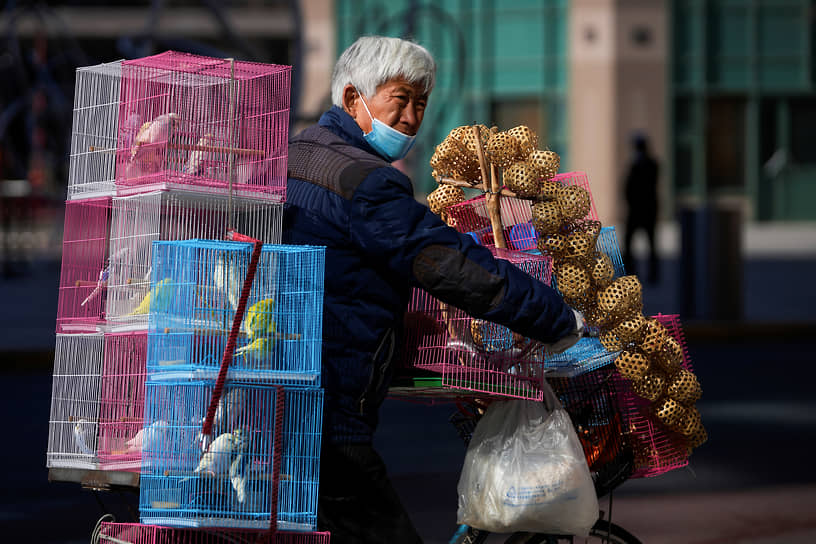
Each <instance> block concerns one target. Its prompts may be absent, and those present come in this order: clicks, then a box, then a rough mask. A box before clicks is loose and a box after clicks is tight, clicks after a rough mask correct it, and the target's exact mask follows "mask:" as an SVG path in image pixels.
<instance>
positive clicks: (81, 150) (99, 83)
mask: <svg viewBox="0 0 816 544" xmlns="http://www.w3.org/2000/svg"><path fill="white" fill-rule="evenodd" d="M121 80H122V61H121V60H117V61H114V62H108V63H103V64H97V65H95V66H84V67H80V68H77V70H76V84H75V86H74V110H73V123H72V128H71V156H70V161H69V169H68V199H69V200H70V199H73V198H87V197H90V196H102V195H111V194H113V192H114V190H115V179H116V175H115V174H116V139H117V137H118V131H119V92H120V88H121ZM125 125H126V126H124V127H122V128H123V130H124V131H126V132H127V131H133V134H134V135H135V131H136V130H138V129H139V127H138V126H133V127H129V126H128V125H127V121H126V122H125Z"/></svg>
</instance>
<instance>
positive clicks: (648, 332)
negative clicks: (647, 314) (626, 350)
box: [640, 318, 669, 354]
mask: <svg viewBox="0 0 816 544" xmlns="http://www.w3.org/2000/svg"><path fill="white" fill-rule="evenodd" d="M668 337H669V331H667V330H666V327H664V326H663V324H662V323H661V322H660V321H658V320H657V319H652V318H649V319H647V320H646V325H645V326H644V332H643V339H642V340H641V342H640V349H642V350H643V351H644V352H645V353H649V354H652V353H657V352H658V351H660V350H661V349H663V343H664V342H665V341H666V338H668Z"/></svg>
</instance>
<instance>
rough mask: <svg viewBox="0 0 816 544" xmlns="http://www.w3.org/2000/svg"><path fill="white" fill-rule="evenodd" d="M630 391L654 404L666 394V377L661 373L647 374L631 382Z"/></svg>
mask: <svg viewBox="0 0 816 544" xmlns="http://www.w3.org/2000/svg"><path fill="white" fill-rule="evenodd" d="M632 391H634V392H635V394H636V395H639V396H641V397H643V398H644V399H647V400H650V401H652V402H655V401H656V400H657V399H659V398H660V397H662V396H663V394H664V393H665V392H666V376H665V375H664V374H663V373H662V372H654V371H652V372H647V373H646V374H645V375H644V376H643V377H642V378H639V379H637V380H634V381H633V382H632Z"/></svg>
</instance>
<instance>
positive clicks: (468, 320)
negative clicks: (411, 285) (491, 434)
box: [405, 249, 550, 400]
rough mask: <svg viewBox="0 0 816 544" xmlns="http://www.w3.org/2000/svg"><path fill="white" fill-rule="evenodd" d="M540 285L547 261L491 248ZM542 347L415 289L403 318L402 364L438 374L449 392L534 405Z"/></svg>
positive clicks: (547, 272)
mask: <svg viewBox="0 0 816 544" xmlns="http://www.w3.org/2000/svg"><path fill="white" fill-rule="evenodd" d="M493 251H494V253H495V254H496V256H497V257H499V258H501V259H504V260H508V261H510V262H512V263H513V264H514V265H515V266H518V267H519V268H521V269H522V270H524V271H525V272H527V273H528V274H530V275H531V276H533V277H535V278H537V279H539V280H540V281H544V282H549V278H550V266H549V262H550V261H549V258H547V257H544V256H541V255H531V254H528V253H523V252H517V251H509V250H500V249H494V250H493ZM544 357H545V353H544V348H543V346H541V345H540V344H538V343H537V342H534V341H532V340H529V339H527V338H524V337H522V336H520V335H518V334H515V333H513V332H512V331H511V330H510V329H508V328H507V327H504V326H501V325H497V324H495V323H490V322H488V321H484V320H480V319H474V318H472V317H471V316H469V315H467V314H466V313H465V312H463V311H462V310H459V309H458V308H455V307H453V306H450V305H449V304H445V303H443V302H441V301H439V300H437V299H435V298H434V297H432V296H430V295H429V294H428V293H427V292H425V291H422V290H420V289H415V290H414V292H413V294H412V298H411V302H410V304H409V308H408V313H407V314H406V352H405V364H406V365H407V366H409V367H415V368H419V369H424V370H430V371H432V372H436V373H439V374H441V375H442V384H443V386H445V387H448V388H453V389H461V390H468V391H474V392H484V393H489V394H492V395H500V396H506V397H514V398H529V399H535V400H540V399H541V398H543V397H542V391H541V389H540V387H538V385H539V384H540V383H541V379H542V377H543V374H544V366H543V364H542V362H543V360H544Z"/></svg>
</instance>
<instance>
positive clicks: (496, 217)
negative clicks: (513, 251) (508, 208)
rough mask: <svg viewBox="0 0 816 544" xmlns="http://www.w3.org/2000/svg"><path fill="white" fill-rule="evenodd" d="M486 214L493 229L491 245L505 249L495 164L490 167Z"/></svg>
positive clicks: (499, 190) (499, 188)
mask: <svg viewBox="0 0 816 544" xmlns="http://www.w3.org/2000/svg"><path fill="white" fill-rule="evenodd" d="M485 203H486V204H487V213H488V215H489V216H490V226H491V227H492V228H493V243H494V244H496V247H497V248H500V249H507V240H505V238H504V225H503V224H502V218H501V185H500V184H499V169H498V168H497V167H496V165H495V164H491V165H490V192H488V193H487V196H486V197H485Z"/></svg>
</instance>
